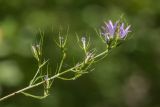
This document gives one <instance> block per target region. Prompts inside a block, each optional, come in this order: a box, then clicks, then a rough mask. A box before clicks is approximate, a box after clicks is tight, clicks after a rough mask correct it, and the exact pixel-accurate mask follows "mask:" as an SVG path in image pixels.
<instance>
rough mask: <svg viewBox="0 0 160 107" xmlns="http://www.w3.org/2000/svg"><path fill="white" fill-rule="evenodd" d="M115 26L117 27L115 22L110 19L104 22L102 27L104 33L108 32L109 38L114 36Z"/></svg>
mask: <svg viewBox="0 0 160 107" xmlns="http://www.w3.org/2000/svg"><path fill="white" fill-rule="evenodd" d="M116 28H117V22H116V23H115V24H113V23H112V21H111V20H109V22H108V23H105V27H104V31H105V32H104V33H105V34H108V36H109V37H110V38H113V37H114V34H115V31H116Z"/></svg>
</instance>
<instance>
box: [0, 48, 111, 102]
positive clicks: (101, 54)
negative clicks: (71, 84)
mask: <svg viewBox="0 0 160 107" xmlns="http://www.w3.org/2000/svg"><path fill="white" fill-rule="evenodd" d="M107 52H108V50H106V51H104V52H102V53H100V54H98V55H97V56H95V57H94V59H95V58H98V57H101V56H103V55H105V54H106V53H107ZM83 64H84V63H83V62H82V63H80V64H79V65H76V66H74V67H72V68H70V69H67V70H65V71H63V72H61V73H58V74H55V75H54V76H52V77H50V78H48V79H46V80H42V81H41V82H39V83H36V84H33V85H29V86H27V87H25V88H23V89H20V90H18V91H16V92H13V93H11V94H8V95H6V96H4V97H2V98H0V102H1V101H3V100H6V99H8V98H10V97H12V96H15V95H17V94H20V93H22V92H24V91H26V90H29V89H32V88H34V87H37V86H40V85H41V84H43V83H45V82H46V81H50V80H53V79H55V78H57V77H59V76H62V75H63V74H66V73H68V72H70V71H73V70H74V69H75V68H77V67H79V66H81V65H83Z"/></svg>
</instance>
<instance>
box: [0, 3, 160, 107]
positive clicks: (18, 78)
mask: <svg viewBox="0 0 160 107" xmlns="http://www.w3.org/2000/svg"><path fill="white" fill-rule="evenodd" d="M159 5H160V0H0V96H4V95H6V94H8V93H10V92H13V91H15V90H18V89H21V88H23V87H25V86H26V85H28V82H29V80H30V79H31V78H32V76H33V75H34V72H35V71H36V69H37V64H36V61H35V59H34V58H33V56H32V52H31V44H32V43H34V41H35V38H36V35H38V32H39V29H41V30H42V31H44V32H45V36H46V39H45V47H44V49H45V53H46V56H47V57H48V58H50V59H51V64H50V65H51V68H52V69H54V68H55V65H56V63H57V62H56V61H59V57H58V55H59V53H58V52H59V51H58V48H56V46H55V43H54V42H53V41H54V39H55V38H56V37H57V33H58V31H59V29H60V28H64V29H66V28H67V26H70V31H69V34H70V36H69V45H68V54H69V55H70V56H73V57H74V60H78V59H80V58H81V57H82V55H81V54H80V51H81V50H79V49H77V46H78V45H76V41H75V39H76V37H75V33H78V34H79V35H86V34H89V35H90V37H91V41H92V46H93V47H97V48H98V49H102V50H103V47H102V42H101V41H100V40H99V39H98V37H97V36H96V34H95V31H94V28H98V27H100V26H101V25H102V24H103V22H104V21H107V20H109V19H112V20H114V21H115V20H116V19H119V18H120V16H121V15H122V14H123V15H124V17H125V18H126V19H127V21H128V23H130V24H131V26H132V35H133V36H131V39H129V40H128V41H126V42H125V43H124V44H123V45H121V46H120V47H118V48H117V49H114V51H113V52H112V53H111V54H110V55H109V56H108V57H107V58H105V59H104V60H103V61H101V62H99V63H97V64H96V65H95V66H94V68H95V71H94V72H91V73H90V74H87V75H84V76H82V77H81V78H79V79H77V80H75V81H62V80H58V79H57V80H56V81H55V83H54V86H53V87H52V89H51V93H50V94H51V95H50V96H49V97H48V98H46V99H44V100H36V99H32V98H29V97H24V96H23V95H17V96H14V97H12V98H10V99H8V100H6V101H4V102H0V107H35V106H37V107H159V106H160V6H159ZM62 33H64V34H65V30H64V32H63V31H62ZM65 63H66V64H67V65H72V64H73V58H72V57H70V58H69V59H68V60H67V61H66V62H65ZM41 91H42V90H41V89H40V88H35V89H33V90H30V92H32V93H35V94H41Z"/></svg>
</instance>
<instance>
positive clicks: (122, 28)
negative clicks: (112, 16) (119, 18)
mask: <svg viewBox="0 0 160 107" xmlns="http://www.w3.org/2000/svg"><path fill="white" fill-rule="evenodd" d="M130 27H131V26H130V25H129V26H128V27H127V28H126V29H124V23H122V24H121V26H120V28H119V29H120V38H121V39H123V38H125V37H126V36H127V34H128V32H130V30H129V28H130Z"/></svg>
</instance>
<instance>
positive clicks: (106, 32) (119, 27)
mask: <svg viewBox="0 0 160 107" xmlns="http://www.w3.org/2000/svg"><path fill="white" fill-rule="evenodd" d="M130 27H131V26H130V25H129V26H127V27H126V28H124V23H120V22H119V21H117V22H115V23H112V21H111V20H109V22H108V23H107V22H105V25H104V26H102V33H101V34H102V36H103V37H104V39H105V41H106V43H107V44H110V43H111V42H112V40H114V39H115V38H117V39H118V40H124V39H125V38H126V37H127V34H128V33H129V32H131V31H130Z"/></svg>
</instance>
